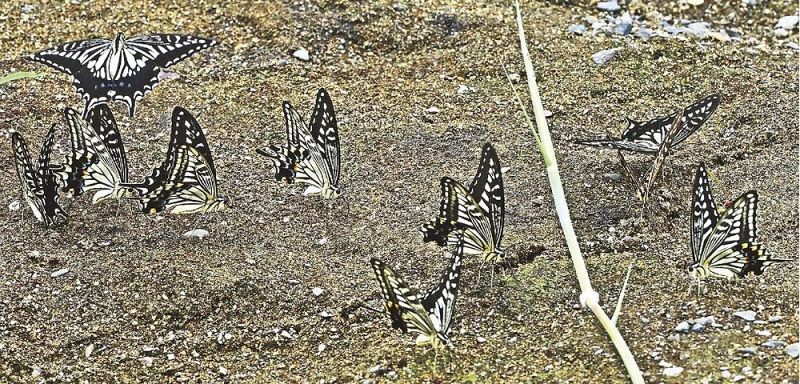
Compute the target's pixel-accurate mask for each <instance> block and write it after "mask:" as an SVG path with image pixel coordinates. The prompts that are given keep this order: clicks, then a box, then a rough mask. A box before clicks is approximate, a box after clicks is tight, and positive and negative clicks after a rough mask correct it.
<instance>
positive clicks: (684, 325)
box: [675, 321, 689, 332]
mask: <svg viewBox="0 0 800 384" xmlns="http://www.w3.org/2000/svg"><path fill="white" fill-rule="evenodd" d="M688 330H689V322H688V321H682V322H681V323H680V324H678V326H677V327H675V332H686V331H688Z"/></svg>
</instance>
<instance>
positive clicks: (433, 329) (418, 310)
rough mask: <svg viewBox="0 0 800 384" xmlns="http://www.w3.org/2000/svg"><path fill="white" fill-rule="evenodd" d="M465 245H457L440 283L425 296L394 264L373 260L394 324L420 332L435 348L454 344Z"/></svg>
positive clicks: (419, 340) (421, 340) (421, 339)
mask: <svg viewBox="0 0 800 384" xmlns="http://www.w3.org/2000/svg"><path fill="white" fill-rule="evenodd" d="M462 245H463V243H459V245H457V247H456V250H455V252H453V254H452V256H451V258H450V266H449V267H448V268H447V270H446V271H445V273H444V275H443V276H442V278H441V280H440V281H439V284H438V285H436V286H435V287H434V288H433V289H431V290H430V291H429V292H428V293H427V294H426V295H425V296H423V297H422V298H421V299H420V296H419V294H417V293H416V292H415V291H413V290H412V289H411V288H409V287H408V284H407V283H406V282H405V281H404V280H403V279H402V278H401V277H400V276H399V275H397V273H396V272H395V271H394V270H392V268H390V267H389V266H387V265H386V264H384V263H383V262H382V261H380V260H378V259H376V258H372V259H371V260H370V263H371V264H372V270H373V271H374V272H375V277H376V278H377V279H378V283H379V284H380V286H381V293H382V294H383V300H384V307H385V308H386V310H387V311H388V312H389V316H390V317H391V319H392V328H395V329H400V330H402V331H403V333H408V332H409V331H412V332H415V333H419V335H418V336H417V339H416V343H417V344H418V345H422V344H431V345H432V346H433V347H434V348H440V347H444V346H446V345H447V346H450V345H451V343H450V338H449V337H448V336H447V333H448V331H449V330H450V324H451V323H452V322H453V309H454V308H455V302H456V295H457V294H458V285H459V277H460V275H461V258H462V256H463V247H462Z"/></svg>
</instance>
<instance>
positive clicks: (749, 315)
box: [733, 311, 756, 321]
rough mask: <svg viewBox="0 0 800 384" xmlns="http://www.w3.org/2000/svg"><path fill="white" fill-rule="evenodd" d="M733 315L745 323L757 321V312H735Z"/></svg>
mask: <svg viewBox="0 0 800 384" xmlns="http://www.w3.org/2000/svg"><path fill="white" fill-rule="evenodd" d="M733 315H734V316H736V317H738V318H740V319H742V320H744V321H753V320H755V319H756V313H755V311H738V312H734V313H733Z"/></svg>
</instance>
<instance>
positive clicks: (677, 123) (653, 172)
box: [617, 115, 682, 204]
mask: <svg viewBox="0 0 800 384" xmlns="http://www.w3.org/2000/svg"><path fill="white" fill-rule="evenodd" d="M681 121H682V119H681V117H680V116H677V115H676V116H675V120H673V122H672V127H670V128H669V129H668V130H667V132H666V136H664V140H662V141H661V144H660V145H659V147H658V152H657V153H656V157H655V159H654V160H653V165H652V166H651V167H650V173H649V174H648V176H647V178H646V179H644V180H641V179H640V178H639V177H637V176H636V173H635V172H634V171H633V169H631V167H629V166H628V163H626V162H625V157H624V156H622V151H617V155H619V162H620V164H622V167H623V168H624V169H625V172H626V173H627V174H628V177H630V179H631V180H633V182H634V183H636V185H637V189H636V195H637V197H638V198H639V200H640V201H641V202H642V204H644V203H647V198H648V197H649V195H650V191H651V190H652V189H653V186H654V185H655V183H656V178H658V173H659V172H661V168H662V167H663V166H664V161H665V160H666V159H667V155H668V154H669V150H670V149H671V148H672V144H673V142H674V141H673V140H674V139H675V136H676V134H677V133H678V132H679V131H680V129H681Z"/></svg>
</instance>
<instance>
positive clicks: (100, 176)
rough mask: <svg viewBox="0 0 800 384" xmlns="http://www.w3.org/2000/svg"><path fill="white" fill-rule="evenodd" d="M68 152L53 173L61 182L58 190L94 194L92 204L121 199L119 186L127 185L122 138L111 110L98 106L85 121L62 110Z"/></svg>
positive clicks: (66, 110)
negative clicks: (67, 136)
mask: <svg viewBox="0 0 800 384" xmlns="http://www.w3.org/2000/svg"><path fill="white" fill-rule="evenodd" d="M64 118H65V120H66V122H67V128H68V130H69V137H70V144H71V153H70V155H69V156H68V157H67V159H66V160H65V162H64V163H62V164H61V165H53V166H51V168H52V169H53V172H54V173H55V174H56V175H58V176H59V178H60V179H61V182H62V185H63V187H62V188H61V189H62V191H64V192H68V193H70V194H71V195H73V196H79V195H81V194H83V192H86V191H94V192H95V193H94V196H93V197H92V202H94V203H97V202H100V201H103V200H107V199H119V198H122V197H125V189H124V188H120V184H123V183H127V182H128V161H127V159H126V157H125V147H124V146H123V144H122V136H120V134H119V130H118V129H117V122H116V121H115V120H114V116H113V115H112V114H111V109H109V108H108V106H107V105H105V104H100V105H98V106H96V107H94V108H92V110H91V111H89V117H88V119H87V120H86V121H84V120H83V119H82V118H81V115H80V114H79V113H78V112H77V111H75V110H74V109H72V108H66V109H65V110H64Z"/></svg>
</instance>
